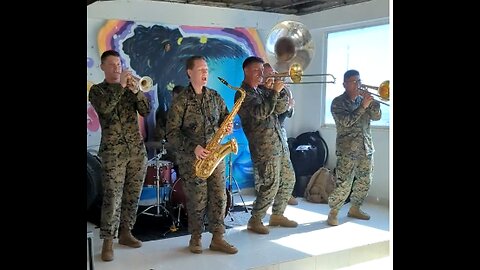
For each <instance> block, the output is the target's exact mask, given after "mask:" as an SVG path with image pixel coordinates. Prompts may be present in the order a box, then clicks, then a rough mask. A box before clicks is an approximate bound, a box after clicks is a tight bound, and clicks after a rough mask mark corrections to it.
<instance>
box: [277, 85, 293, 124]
mask: <svg viewBox="0 0 480 270" xmlns="http://www.w3.org/2000/svg"><path fill="white" fill-rule="evenodd" d="M282 92H285V94H287V90H286V89H285V88H283V89H282ZM280 93H281V92H280ZM293 113H294V109H293V107H292V108H290V109H288V106H287V110H286V111H285V112H283V113H280V114H278V121H280V126H281V127H282V128H285V119H286V118H287V117H288V118H290V117H292V116H293Z"/></svg>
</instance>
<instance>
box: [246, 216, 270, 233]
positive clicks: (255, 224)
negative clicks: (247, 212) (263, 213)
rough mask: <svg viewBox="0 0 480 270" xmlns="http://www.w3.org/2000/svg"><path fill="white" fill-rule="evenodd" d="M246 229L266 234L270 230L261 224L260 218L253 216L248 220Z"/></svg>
mask: <svg viewBox="0 0 480 270" xmlns="http://www.w3.org/2000/svg"><path fill="white" fill-rule="evenodd" d="M247 229H248V230H250V231H252V232H255V233H259V234H268V233H269V232H270V230H269V229H268V228H267V227H265V226H264V225H263V223H262V220H260V219H258V218H254V217H251V218H250V219H249V220H248V225H247Z"/></svg>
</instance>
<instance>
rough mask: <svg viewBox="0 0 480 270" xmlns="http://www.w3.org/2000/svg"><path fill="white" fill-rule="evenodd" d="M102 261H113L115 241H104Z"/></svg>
mask: <svg viewBox="0 0 480 270" xmlns="http://www.w3.org/2000/svg"><path fill="white" fill-rule="evenodd" d="M102 260H103V261H106V262H109V261H113V239H103V247H102Z"/></svg>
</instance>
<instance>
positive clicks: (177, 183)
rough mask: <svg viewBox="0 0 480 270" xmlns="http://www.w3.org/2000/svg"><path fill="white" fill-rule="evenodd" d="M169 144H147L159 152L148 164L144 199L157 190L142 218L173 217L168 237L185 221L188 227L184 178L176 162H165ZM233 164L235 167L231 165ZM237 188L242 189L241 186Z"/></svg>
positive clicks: (230, 200) (229, 208)
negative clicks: (178, 176) (175, 166)
mask: <svg viewBox="0 0 480 270" xmlns="http://www.w3.org/2000/svg"><path fill="white" fill-rule="evenodd" d="M165 143H166V142H165V140H162V141H161V142H146V143H145V147H146V148H148V149H154V150H155V152H154V153H155V155H154V156H153V158H151V159H149V160H148V162H147V173H146V176H145V181H144V184H143V191H142V196H141V197H143V193H144V192H145V193H147V191H151V190H155V200H154V202H152V201H151V203H148V204H147V205H146V206H148V207H147V208H146V209H144V210H143V211H141V212H140V213H139V214H138V216H139V215H142V214H143V215H149V216H153V217H163V218H165V217H167V218H171V220H172V225H171V226H170V230H169V231H167V232H166V233H165V234H167V233H168V232H175V231H177V230H178V227H181V226H182V222H183V223H184V225H186V221H187V196H186V195H185V192H184V190H183V180H182V179H181V178H178V179H177V172H176V171H175V169H174V163H173V162H172V161H169V160H163V159H162V157H163V156H164V155H166V154H167V151H166V149H165ZM157 150H159V151H157ZM229 165H230V166H231V164H229ZM230 168H231V167H230ZM231 178H233V177H231V176H230V177H229V179H230V181H229V187H227V188H226V193H227V204H226V209H225V217H226V216H227V215H228V214H229V213H230V211H232V210H233V207H232V204H233V196H232V195H233V194H232V186H231V184H232V182H231ZM235 183H236V181H235ZM237 188H238V189H239V187H238V184H237ZM242 201H243V198H242ZM244 204H245V202H244ZM245 209H246V207H245Z"/></svg>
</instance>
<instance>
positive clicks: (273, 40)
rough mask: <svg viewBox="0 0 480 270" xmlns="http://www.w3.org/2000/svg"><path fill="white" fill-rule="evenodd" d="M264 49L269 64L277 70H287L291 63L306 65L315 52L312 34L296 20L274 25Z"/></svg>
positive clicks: (289, 68)
mask: <svg viewBox="0 0 480 270" xmlns="http://www.w3.org/2000/svg"><path fill="white" fill-rule="evenodd" d="M265 49H266V53H267V59H268V61H269V63H270V65H272V67H273V68H275V70H277V71H278V72H289V71H290V70H291V66H292V65H296V66H297V67H298V66H299V67H300V68H302V67H303V68H305V67H307V66H308V65H309V64H310V61H311V60H312V58H313V56H314V52H315V46H314V43H313V40H312V35H311V34H310V32H309V31H308V29H307V27H306V26H305V25H304V24H302V23H300V22H296V21H283V22H280V23H278V24H277V25H275V26H274V27H273V28H272V30H270V32H269V33H268V35H267V40H266V45H265ZM302 71H303V70H302ZM292 80H293V79H292Z"/></svg>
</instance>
